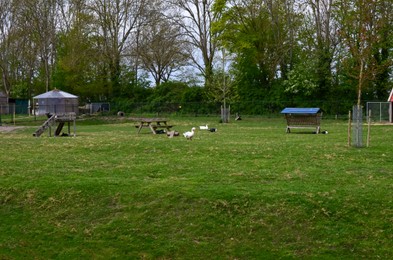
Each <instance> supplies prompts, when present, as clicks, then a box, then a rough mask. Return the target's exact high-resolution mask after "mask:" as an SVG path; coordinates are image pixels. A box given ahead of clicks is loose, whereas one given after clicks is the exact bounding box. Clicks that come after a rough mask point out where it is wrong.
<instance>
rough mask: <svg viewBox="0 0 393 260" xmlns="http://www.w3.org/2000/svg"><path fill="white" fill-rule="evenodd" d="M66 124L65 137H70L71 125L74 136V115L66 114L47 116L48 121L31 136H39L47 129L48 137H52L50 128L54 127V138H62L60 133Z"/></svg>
mask: <svg viewBox="0 0 393 260" xmlns="http://www.w3.org/2000/svg"><path fill="white" fill-rule="evenodd" d="M66 123H67V124H68V133H67V134H65V136H71V123H73V128H74V133H73V136H74V137H75V136H76V114H75V113H66V114H48V119H47V120H46V121H45V122H44V123H43V124H42V125H41V126H40V127H39V128H38V129H37V130H36V131H35V132H34V133H33V136H35V137H39V136H41V135H42V134H43V133H44V132H45V131H46V130H47V129H49V133H48V135H49V136H52V127H54V126H56V124H57V127H56V130H55V132H54V136H64V134H62V133H61V131H62V130H63V127H64V125H65V124H66Z"/></svg>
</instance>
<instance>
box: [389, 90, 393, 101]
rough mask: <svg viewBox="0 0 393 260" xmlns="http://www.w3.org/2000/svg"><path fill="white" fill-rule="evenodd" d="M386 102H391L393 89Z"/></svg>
mask: <svg viewBox="0 0 393 260" xmlns="http://www.w3.org/2000/svg"><path fill="white" fill-rule="evenodd" d="M388 102H393V88H392V90H391V91H390V95H389V98H388Z"/></svg>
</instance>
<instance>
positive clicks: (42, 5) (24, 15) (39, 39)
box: [18, 0, 58, 91]
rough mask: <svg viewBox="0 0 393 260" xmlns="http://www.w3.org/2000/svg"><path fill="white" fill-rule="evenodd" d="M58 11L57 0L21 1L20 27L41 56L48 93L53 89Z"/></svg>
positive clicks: (19, 8) (19, 9)
mask: <svg viewBox="0 0 393 260" xmlns="http://www.w3.org/2000/svg"><path fill="white" fill-rule="evenodd" d="M57 11H58V10H57V4H56V0H21V1H19V6H18V12H19V18H18V19H19V26H21V27H22V28H23V30H24V33H25V34H26V35H28V37H29V40H30V41H31V42H32V47H33V48H34V49H36V50H37V52H38V54H39V57H40V62H41V65H42V70H41V71H42V75H43V78H44V83H45V90H46V91H48V90H49V89H50V88H51V83H52V82H51V80H52V73H53V69H54V66H53V65H54V63H55V58H56V57H55V56H56V43H57V42H56V41H57V38H56V28H57V22H58V16H57Z"/></svg>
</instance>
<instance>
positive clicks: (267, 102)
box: [0, 0, 393, 113]
mask: <svg viewBox="0 0 393 260" xmlns="http://www.w3.org/2000/svg"><path fill="white" fill-rule="evenodd" d="M392 8H393V0H165V1H159V0H0V72H1V74H0V79H1V81H0V90H3V91H4V92H5V93H6V94H7V95H8V96H9V97H12V98H28V99H31V97H33V96H34V95H38V94H41V93H43V92H45V91H49V90H52V89H54V88H58V89H61V90H63V91H67V92H70V93H72V94H75V95H78V96H79V97H80V100H81V102H82V103H83V102H90V101H111V102H114V103H116V104H123V107H125V108H126V107H127V106H131V105H132V104H133V103H137V102H138V103H141V102H146V103H155V104H160V103H171V102H173V103H178V102H180V101H181V102H188V103H200V102H205V103H209V102H212V103H214V102H219V103H224V104H237V105H236V106H237V108H238V110H239V111H242V112H243V113H260V112H261V111H262V110H269V109H270V110H275V109H279V108H280V107H282V106H283V105H285V106H289V105H293V106H302V105H314V106H316V105H320V106H322V107H323V108H324V110H325V111H332V112H334V113H336V112H337V111H335V109H337V104H338V103H340V104H341V107H343V108H344V111H346V109H347V107H350V106H351V105H353V104H356V103H358V104H361V103H362V102H364V101H366V100H382V101H384V100H386V98H387V95H388V93H389V90H390V89H391V88H392V86H391V83H392V73H391V72H392V65H393V64H392V61H393V60H392V45H393V37H392V32H393V30H392V29H393V28H392V26H393V22H392V20H393V17H392V16H391V15H390V11H391V10H392ZM255 102H257V103H258V104H262V105H261V109H255V105H254V107H252V106H253V105H251V104H254V103H255ZM342 104H344V105H342Z"/></svg>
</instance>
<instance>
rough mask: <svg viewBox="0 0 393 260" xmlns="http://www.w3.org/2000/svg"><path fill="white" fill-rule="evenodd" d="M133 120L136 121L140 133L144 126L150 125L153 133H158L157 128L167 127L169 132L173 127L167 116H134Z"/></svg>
mask: <svg viewBox="0 0 393 260" xmlns="http://www.w3.org/2000/svg"><path fill="white" fill-rule="evenodd" d="M132 120H133V121H135V122H136V124H135V127H136V128H137V129H138V134H139V133H140V132H141V130H142V128H144V127H148V128H149V129H150V130H151V132H152V133H153V134H157V129H166V130H167V131H168V132H169V131H170V130H171V128H172V127H173V126H172V125H168V120H167V119H165V118H132Z"/></svg>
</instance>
